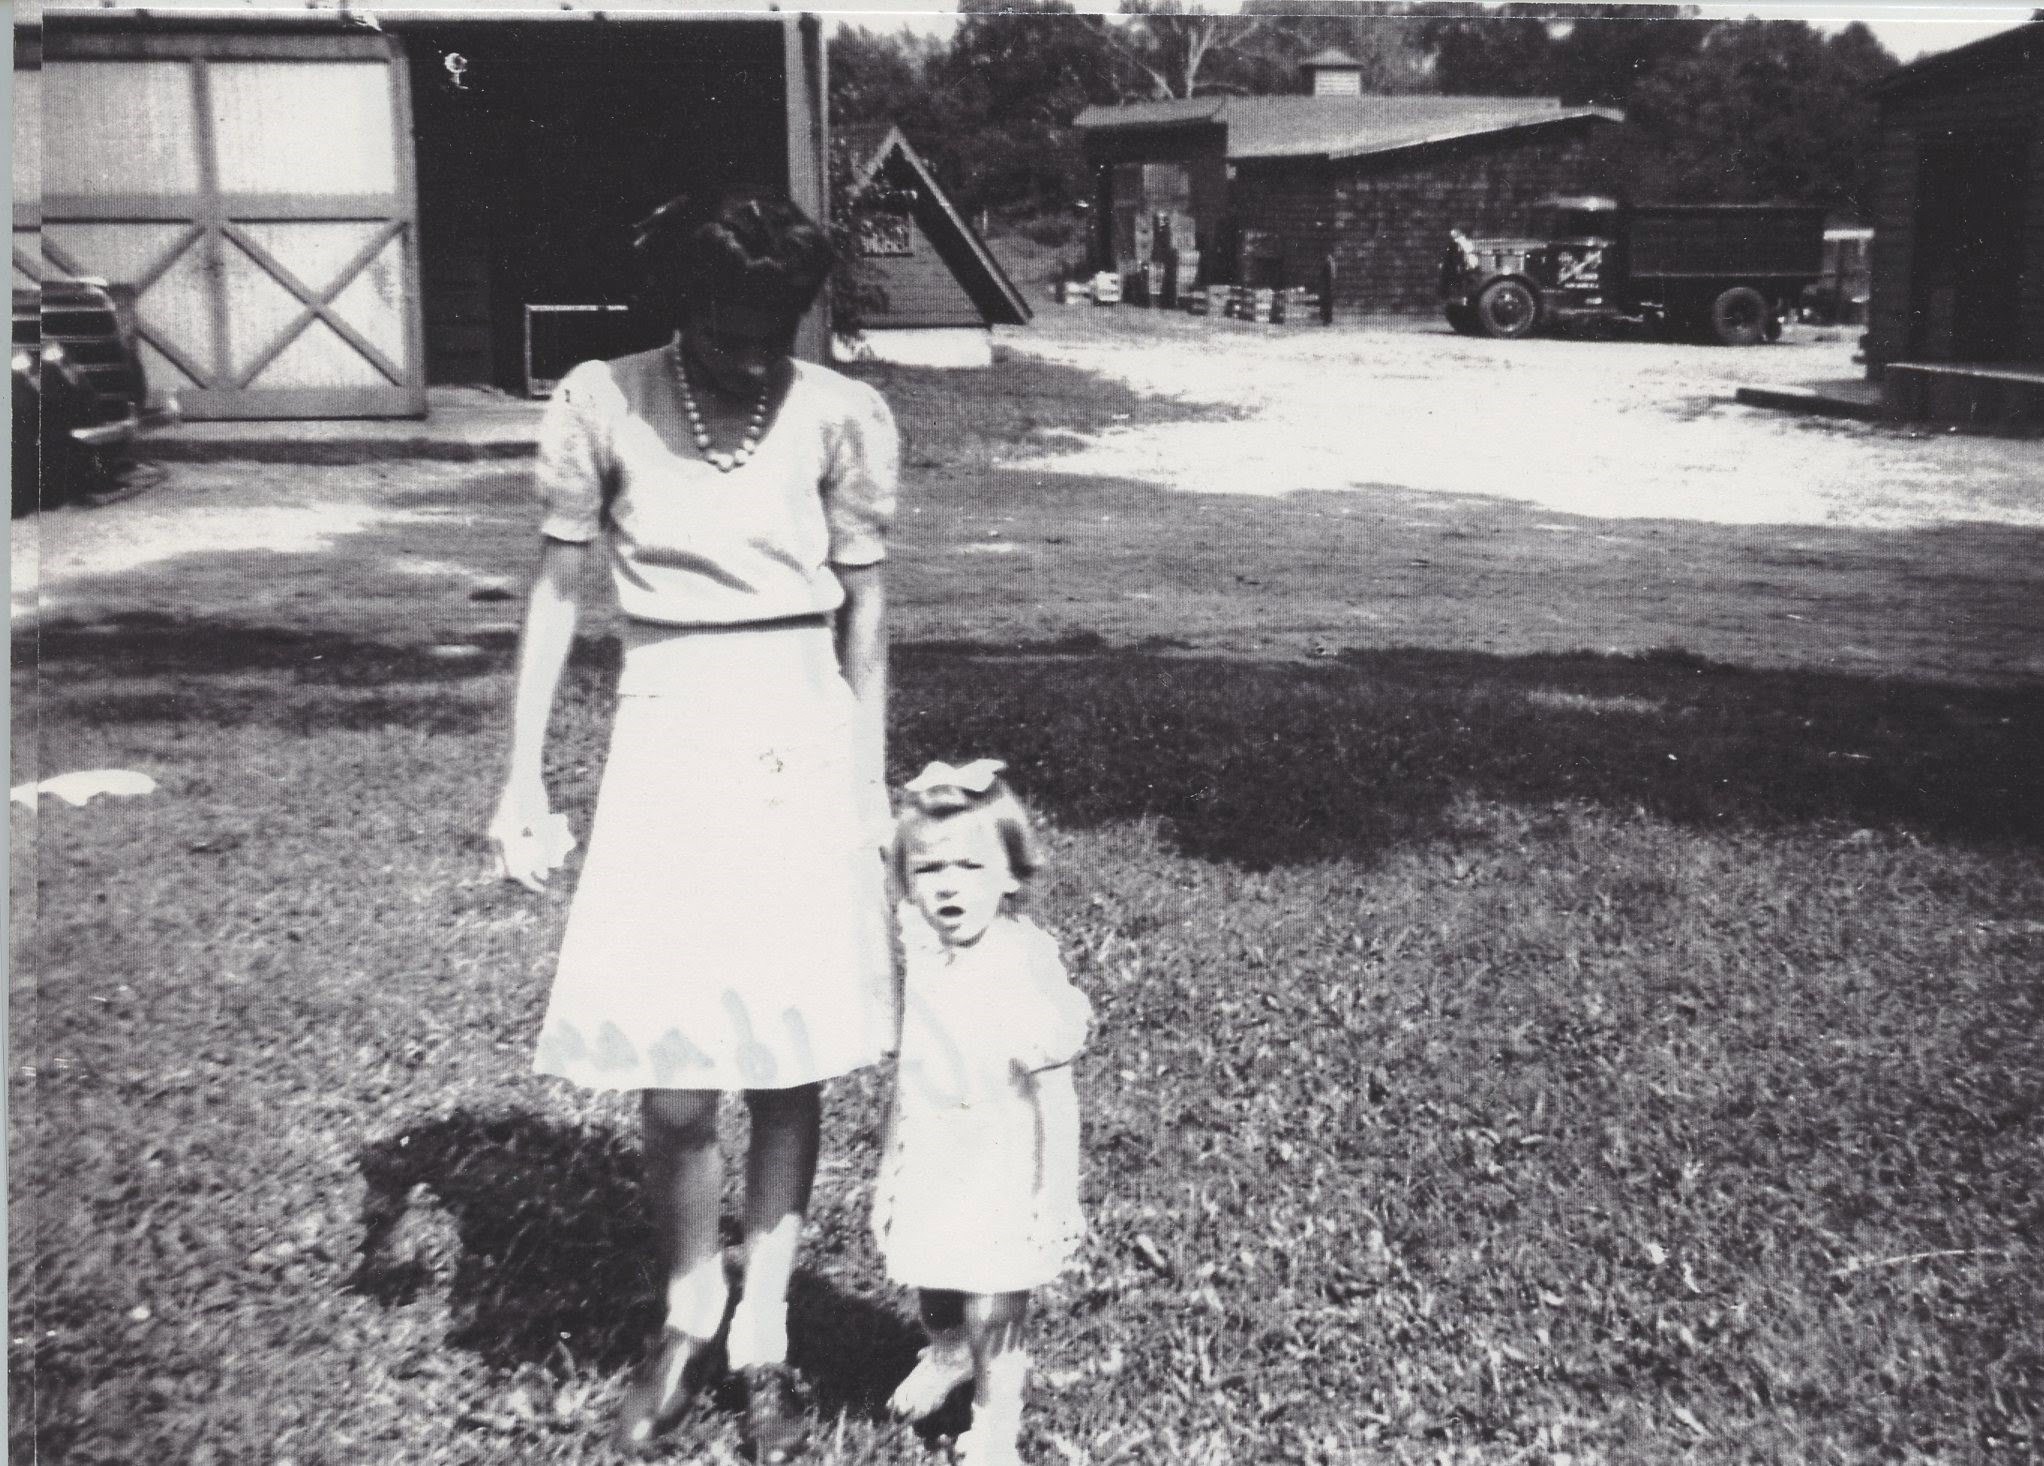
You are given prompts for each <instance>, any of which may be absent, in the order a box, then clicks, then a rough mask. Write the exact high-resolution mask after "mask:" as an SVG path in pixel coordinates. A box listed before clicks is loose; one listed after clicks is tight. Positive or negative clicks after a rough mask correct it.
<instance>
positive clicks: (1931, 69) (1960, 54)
mask: <svg viewBox="0 0 2044 1466" xmlns="http://www.w3.org/2000/svg"><path fill="white" fill-rule="evenodd" d="M2008 71H2013V72H2024V71H2035V72H2039V73H2044V20H2032V21H2026V22H2025V23H2024V24H2022V25H2019V26H2016V27H2015V28H2014V29H2013V30H2006V31H1997V32H1995V33H1994V34H1993V35H1991V36H1982V37H1981V38H1980V39H1979V40H1977V41H1972V42H1969V43H1968V44H1966V45H1964V46H1960V47H1958V48H1957V49H1955V50H1951V51H1940V52H1938V53H1937V54H1936V55H1933V56H1925V57H1922V58H1920V59H1918V60H1915V61H1912V62H1910V63H1909V64H1908V65H1907V66H1904V67H1902V68H1900V69H1899V70H1896V71H1892V72H1890V73H1889V74H1888V75H1887V76H1886V77H1884V78H1882V79H1881V80H1880V81H1878V82H1876V83H1875V84H1874V91H1875V92H1876V93H1878V94H1879V95H1881V96H1898V95H1906V94H1909V93H1912V92H1921V91H1932V90H1935V89H1937V88H1938V87H1943V86H1967V85H1970V84H1971V83H1972V82H1974V81H1975V80H1977V79H1979V78H1980V77H1982V76H1989V75H1994V74H1996V73H1999V72H2008Z"/></svg>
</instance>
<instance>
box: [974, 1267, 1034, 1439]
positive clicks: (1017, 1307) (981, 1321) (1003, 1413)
mask: <svg viewBox="0 0 2044 1466" xmlns="http://www.w3.org/2000/svg"><path fill="white" fill-rule="evenodd" d="M1028 1312H1029V1295H1028V1294H1027V1293H972V1294H968V1295H967V1296H966V1299H965V1330H966V1335H967V1337H968V1338H969V1339H970V1340H971V1343H972V1363H973V1386H972V1429H971V1430H970V1431H969V1432H967V1434H966V1435H965V1436H963V1437H961V1438H960V1440H959V1442H958V1445H959V1455H960V1458H961V1459H962V1460H966V1461H970V1462H973V1463H975V1466H1009V1463H1014V1462H1018V1461H1019V1460H1020V1458H1019V1457H1018V1456H1017V1455H1016V1453H1015V1447H1016V1443H1017V1442H1018V1441H1019V1440H1020V1438H1021V1435H1022V1387H1023V1385H1024V1383H1025V1382H1026V1381H1027V1379H1028V1376H1029V1355H1028V1354H1027V1353H1026V1352H1025V1351H1024V1349H1023V1347H1022V1342H1023V1340H1022V1324H1023V1320H1024V1319H1025V1318H1026V1317H1027V1316H1028Z"/></svg>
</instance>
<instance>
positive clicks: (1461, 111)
mask: <svg viewBox="0 0 2044 1466" xmlns="http://www.w3.org/2000/svg"><path fill="white" fill-rule="evenodd" d="M1585 117H1595V118H1599V119H1602V120H1604V121H1607V122H1619V121H1623V120H1624V114H1623V113H1620V112H1616V111H1613V110H1611V109H1610V108H1608V107H1570V108H1564V107H1563V106H1562V105H1561V103H1560V102H1559V101H1558V100H1556V99H1555V98H1553V97H1443V96H1434V95H1419V96H1414V95H1402V96H1391V97H1302V96H1282V97H1193V98H1189V99H1187V100H1183V101H1173V102H1135V103H1131V104H1129V105H1127V106H1121V107H1088V108H1087V109H1086V110H1085V111H1083V112H1081V113H1080V114H1079V115H1078V116H1077V117H1076V118H1074V119H1073V125H1074V126H1076V127H1080V128H1084V129H1087V130H1089V131H1097V132H1113V131H1121V130H1124V129H1131V128H1182V127H1199V126H1212V125H1216V124H1218V125H1220V126H1223V127H1225V128H1226V129H1227V132H1228V144H1227V147H1228V157H1229V159H1230V160H1231V161H1241V160H1248V159H1255V158H1359V157H1363V156H1365V155H1368V154H1372V153H1388V152H1395V151H1397V150H1399V149H1401V148H1416V147H1424V146H1426V145H1427V144H1429V143H1441V142H1451V141H1454V140H1456V139H1459V138H1467V137H1481V136H1483V135H1485V134H1488V133H1497V132H1509V131H1513V130H1516V129H1519V128H1525V127H1545V126H1548V125H1550V124H1552V123H1557V122H1571V121H1575V120H1577V119H1579V118H1585Z"/></svg>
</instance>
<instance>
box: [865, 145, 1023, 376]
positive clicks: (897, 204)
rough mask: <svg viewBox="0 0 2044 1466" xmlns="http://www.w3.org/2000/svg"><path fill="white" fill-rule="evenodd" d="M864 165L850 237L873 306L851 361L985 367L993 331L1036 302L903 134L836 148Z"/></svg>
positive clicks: (1015, 322) (1016, 320) (1018, 320)
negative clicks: (1017, 284)
mask: <svg viewBox="0 0 2044 1466" xmlns="http://www.w3.org/2000/svg"><path fill="white" fill-rule="evenodd" d="M837 145H838V146H840V147H843V148H845V149H846V150H847V152H848V153H849V155H850V156H851V157H852V158H853V159H855V160H856V166H855V171H854V173H853V176H852V184H851V191H850V197H851V204H850V208H851V211H852V213H851V223H852V230H851V233H852V237H853V239H854V240H855V241H856V247H857V250H858V262H857V263H856V264H855V265H854V266H853V267H852V268H853V269H855V270H857V271H858V272H859V282H860V284H861V286H862V287H863V292H862V293H864V294H865V295H866V296H867V297H868V305H867V308H866V309H865V310H864V312H863V313H862V319H861V320H860V322H859V330H858V332H857V334H856V335H855V336H853V337H850V338H848V339H846V340H845V341H844V342H843V343H842V344H841V350H842V351H843V353H844V354H845V355H848V356H854V357H864V358H870V359H873V360H878V361H892V362H900V363H903V364H906V365H915V366H986V365H988V364H990V363H991V362H992V361H993V345H992V328H993V327H994V326H997V325H999V326H1021V325H1026V324H1027V323H1028V321H1029V316H1030V310H1029V302H1028V301H1027V300H1025V299H1024V298H1023V296H1022V292H1021V291H1019V290H1017V289H1016V288H1015V285H1014V282H1013V281H1011V280H1010V279H1009V278H1008V275H1007V272H1006V271H1005V270H1003V269H1002V268H1001V264H1000V261H999V260H997V259H995V258H994V255H993V251H991V250H990V249H988V248H987V245H986V241H985V240H984V239H982V238H980V236H979V232H978V231H977V230H975V229H974V228H973V227H972V225H971V223H970V222H969V221H967V219H966V218H965V216H964V215H963V214H961V213H959V212H958V210H957V208H956V207H955V206H953V204H952V202H951V200H950V199H949V198H948V197H947V196H946V195H945V193H944V190H943V188H942V187H940V186H939V185H938V183H937V179H936V176H935V175H934V174H932V173H931V172H930V169H929V166H928V165H927V164H926V163H924V162H923V160H922V158H921V157H920V156H919V155H918V154H917V152H916V150H915V149H914V148H913V147H911V146H910V145H909V141H908V139H907V137H905V136H904V135H903V134H902V131H901V129H900V128H898V127H879V128H862V129H858V130H855V131H850V132H848V133H847V134H846V135H845V136H844V137H842V138H840V139H838V140H837Z"/></svg>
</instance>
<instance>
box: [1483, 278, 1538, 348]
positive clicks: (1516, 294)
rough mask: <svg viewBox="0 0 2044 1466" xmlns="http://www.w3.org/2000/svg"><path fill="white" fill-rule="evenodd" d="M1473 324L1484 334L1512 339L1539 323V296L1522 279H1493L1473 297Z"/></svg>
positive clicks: (1527, 331) (1522, 334)
mask: <svg viewBox="0 0 2044 1466" xmlns="http://www.w3.org/2000/svg"><path fill="white" fill-rule="evenodd" d="M1476 324H1477V326H1478V328H1479V329H1481V330H1482V332H1483V334H1484V335H1486V336H1495V337H1497V338H1499V339H1500V340H1504V341H1515V340H1517V339H1518V338H1519V337H1521V336H1524V335H1526V334H1528V333H1529V332H1531V331H1532V329H1533V328H1534V327H1535V326H1537V325H1539V324H1540V297H1539V296H1537V295H1535V294H1534V293H1533V291H1532V288H1531V287H1530V286H1528V285H1527V284H1526V283H1525V282H1524V281H1522V280H1493V281H1491V282H1490V284H1488V285H1486V286H1484V287H1483V294H1481V295H1479V296H1477V297H1476Z"/></svg>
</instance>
